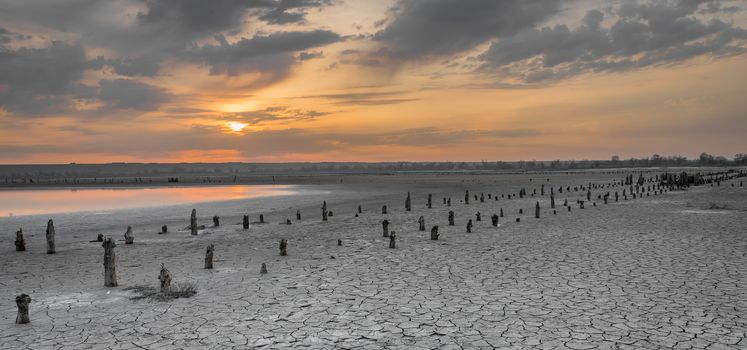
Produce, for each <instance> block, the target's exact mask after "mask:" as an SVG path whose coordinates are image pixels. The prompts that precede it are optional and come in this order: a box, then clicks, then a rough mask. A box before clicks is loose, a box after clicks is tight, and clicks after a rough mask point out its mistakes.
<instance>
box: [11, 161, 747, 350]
mask: <svg viewBox="0 0 747 350" xmlns="http://www.w3.org/2000/svg"><path fill="white" fill-rule="evenodd" d="M617 178H622V176H620V175H599V176H596V177H593V178H588V176H587V177H584V175H577V176H566V175H563V176H561V175H557V176H552V177H548V179H550V181H547V180H545V179H544V176H543V178H542V181H543V183H546V184H547V186H558V185H574V184H576V185H581V184H585V183H586V182H588V181H592V182H595V183H606V182H608V181H609V180H610V179H617ZM415 180H417V181H415ZM356 181H357V182H356ZM366 181H368V182H366ZM366 181H364V180H350V181H348V182H350V183H349V184H342V185H335V186H326V187H324V186H322V187H324V191H322V192H320V193H323V194H319V193H316V194H314V195H299V196H295V197H289V198H274V199H273V198H267V199H262V200H261V201H262V203H259V204H256V205H257V206H256V207H251V208H249V209H241V208H234V210H233V211H230V210H229V209H226V208H231V205H226V206H224V207H221V208H222V209H220V210H223V215H222V221H223V223H224V224H223V225H222V226H221V227H219V228H210V227H209V228H207V229H206V230H204V231H201V232H200V235H198V236H196V237H192V236H189V234H188V232H186V231H184V230H180V231H178V232H170V233H168V234H166V235H157V234H156V233H155V232H157V231H158V228H159V227H160V224H162V223H163V222H165V221H170V222H171V223H172V224H171V225H170V227H180V228H183V227H184V226H186V225H187V223H188V215H189V210H188V209H187V208H181V207H180V208H174V209H163V211H158V210H156V211H153V210H150V214H149V215H146V213H145V212H143V211H129V212H122V213H113V214H111V215H110V216H107V217H106V218H107V219H102V218H101V217H100V216H99V217H95V216H94V217H87V216H80V215H79V216H75V215H73V216H69V217H63V219H60V223H59V224H58V230H57V234H58V237H59V238H58V253H57V254H54V255H47V254H45V250H44V242H43V240H44V225H45V223H46V219H47V218H46V217H44V218H29V219H25V220H26V221H22V220H23V219H20V218H16V219H15V220H16V221H8V220H6V221H0V227H1V228H2V231H3V237H2V239H0V247H2V248H0V249H1V250H2V256H1V257H0V264H1V266H2V271H1V272H0V277H1V278H0V299H2V301H0V348H2V349H203V348H212V349H249V348H289V347H294V348H312V349H328V348H350V349H353V348H356V349H357V348H361V349H380V348H401V349H435V348H443V349H483V348H484V349H494V348H500V349H504V348H528V349H659V348H673V349H740V348H741V349H746V348H747V339H746V338H747V335H746V332H747V232H746V229H745V228H746V227H747V215H745V213H746V212H747V192H745V191H747V188H746V187H739V184H738V183H739V180H736V181H731V182H725V183H722V184H721V186H718V187H710V186H701V187H697V188H692V189H690V190H687V191H677V192H668V193H664V194H662V195H657V196H654V195H651V196H650V197H643V198H638V199H635V200H633V199H629V200H627V201H623V200H622V199H621V200H620V202H618V203H614V200H613V201H612V202H611V203H610V204H607V205H604V204H603V203H602V201H600V200H596V202H597V205H596V206H593V204H591V203H586V208H585V209H580V208H579V207H578V205H577V204H576V199H581V198H582V197H584V196H585V193H582V192H581V191H579V192H571V193H567V192H564V193H563V194H557V193H556V194H557V196H558V197H557V201H558V211H557V214H556V215H553V214H552V212H551V210H550V209H549V198H548V196H544V197H542V196H539V195H537V196H534V197H531V196H530V197H528V198H524V199H511V200H508V199H499V200H497V201H496V200H495V199H490V200H487V199H486V203H479V201H474V200H473V201H472V202H471V203H470V204H469V205H465V204H464V203H461V201H460V199H462V198H463V197H464V192H463V191H464V189H470V190H471V191H472V193H480V192H485V193H486V195H487V193H491V194H498V195H500V194H501V193H505V194H508V193H517V192H518V188H520V187H526V188H527V189H528V191H529V192H530V193H531V191H532V189H533V188H538V187H539V185H540V182H538V180H536V178H535V181H534V182H529V181H528V176H523V177H522V176H514V177H511V178H502V177H500V176H495V177H480V176H477V177H463V178H456V179H443V178H439V179H431V178H429V179H421V178H418V179H413V178H407V177H405V178H403V179H399V180H381V181H380V183H377V182H376V181H378V180H376V179H374V180H366ZM732 183H735V184H736V186H735V187H731V184H732ZM408 190H411V191H412V194H413V211H412V212H406V211H405V210H404V198H405V194H406V192H407V191H408ZM605 191H606V190H605ZM538 192H539V190H538ZM427 193H433V194H434V207H433V208H432V209H427V208H425V198H426V196H427ZM593 193H594V196H595V197H596V194H598V193H600V192H599V191H598V190H597V191H594V192H593ZM445 196H450V197H452V203H453V205H452V207H451V208H447V207H446V206H445V205H443V204H442V198H443V197H445ZM566 198H567V199H568V202H569V203H570V204H571V206H572V211H571V212H568V211H567V210H566V209H565V208H564V207H563V206H562V200H563V199H566ZM323 199H326V200H327V202H328V203H329V206H330V210H332V211H333V213H334V216H333V217H331V218H330V220H329V221H328V222H322V221H321V217H320V216H321V215H320V214H321V210H320V205H321V201H322V200H323ZM537 200H539V201H540V203H541V205H542V214H541V218H540V219H535V218H534V209H533V208H534V204H535V201H537ZM711 203H718V204H719V207H720V208H722V209H716V210H714V209H708V208H709V205H710V204H711ZM358 204H361V205H362V206H363V209H364V213H363V214H362V215H360V217H357V218H356V217H355V216H354V214H355V209H356V207H357V205H358ZM383 204H387V205H388V206H389V214H388V215H382V214H381V205H383ZM197 208H198V211H199V213H200V221H201V223H206V224H207V223H209V222H210V219H209V218H210V217H212V215H213V214H220V213H214V212H211V210H212V209H215V208H216V207H210V206H209V205H207V204H204V205H201V206H197ZM299 208H300V209H301V211H302V213H303V215H304V218H303V220H301V221H297V220H295V210H296V209H299ZM500 208H503V210H504V212H505V217H504V218H501V219H500V222H501V225H500V227H498V228H494V227H492V226H491V224H490V218H489V216H490V215H492V214H493V213H497V212H498V211H499V209H500ZM520 208H521V209H523V212H524V213H523V214H518V210H519V209H520ZM216 210H217V209H216ZM448 210H454V211H455V214H456V225H455V226H453V227H452V226H448V224H447V213H448ZM477 211H479V212H481V213H482V217H483V221H480V222H474V224H475V227H474V229H473V233H466V230H465V225H466V222H467V220H468V219H470V218H471V219H473V220H474V219H475V213H476V212H477ZM244 212H251V213H252V214H251V215H256V214H258V213H259V212H263V213H264V214H265V218H266V219H267V220H268V221H269V222H270V223H268V224H264V225H259V224H253V225H252V227H251V228H250V229H249V230H246V231H245V230H242V229H241V226H240V225H238V223H239V222H240V215H241V214H242V213H244ZM421 215H423V216H424V217H425V220H426V226H427V229H428V230H430V228H431V226H432V225H439V227H440V233H441V238H440V239H439V240H438V241H432V240H430V239H429V235H430V234H429V232H420V231H418V224H417V220H418V218H419V217H420V216H421ZM115 217H116V218H115ZM286 217H287V218H291V219H293V224H292V225H284V224H282V223H284V222H285V220H284V219H285V218H286ZM517 217H520V218H521V222H519V223H517V222H515V219H516V218H517ZM137 218H142V222H133V221H136V220H137ZM384 218H386V219H388V220H389V221H391V222H392V224H391V226H390V230H392V231H396V233H397V248H396V249H389V248H388V243H389V239H388V238H384V237H382V228H381V220H383V219H384ZM19 220H21V221H19ZM76 220H77V221H76ZM86 220H90V221H91V222H95V223H98V224H92V223H91V222H88V223H86V222H84V221H86ZM102 220H104V221H106V220H109V221H108V223H106V224H103V223H100V222H101V221H102ZM118 220H119V221H118ZM120 221H122V222H120ZM124 222H128V223H129V222H133V227H134V228H135V235H136V239H135V244H134V245H125V244H123V243H124V242H118V245H117V247H116V254H117V268H118V279H119V283H120V286H119V287H116V288H106V287H104V286H103V266H102V262H103V260H102V259H103V248H101V243H91V242H88V241H89V240H90V239H93V238H94V237H95V235H96V233H100V232H104V233H106V234H107V235H112V236H114V237H116V238H118V239H119V238H121V234H122V233H124V227H125V226H126V224H125V223H124ZM20 224H26V225H29V227H24V232H27V235H26V237H27V238H26V240H27V242H28V243H27V246H28V250H29V251H27V252H15V251H13V239H14V235H13V233H14V232H15V230H16V229H17V227H15V226H18V225H20ZM97 225H98V226H97ZM76 227H84V229H80V230H76ZM281 238H287V239H289V241H290V243H289V249H288V250H289V255H288V256H285V257H281V256H279V254H278V252H279V250H278V241H279V240H280V239H281ZM338 239H340V240H342V245H341V246H338V245H337V240H338ZM208 244H215V268H214V269H213V270H205V269H203V258H204V253H205V247H206V246H207V245H208ZM161 263H163V264H165V266H166V267H167V268H168V269H169V270H170V271H171V273H172V275H173V278H174V281H189V282H192V283H194V284H195V285H196V286H197V294H196V295H195V296H193V297H191V298H185V299H176V300H172V301H168V302H158V301H148V300H140V301H132V300H130V298H131V297H132V296H134V292H132V291H128V290H125V288H126V287H128V286H134V285H143V284H147V285H153V286H156V285H157V283H158V281H157V276H158V272H159V269H160V264H161ZM262 263H266V264H267V267H268V270H269V273H268V274H264V275H261V274H260V273H259V270H260V265H261V264H262ZM20 293H28V294H30V296H31V298H32V302H31V304H30V310H31V312H30V316H31V323H30V324H27V325H17V324H15V323H14V320H15V316H16V305H15V301H14V297H15V295H17V294H20Z"/></svg>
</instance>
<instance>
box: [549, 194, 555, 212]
mask: <svg viewBox="0 0 747 350" xmlns="http://www.w3.org/2000/svg"><path fill="white" fill-rule="evenodd" d="M550 209H555V194H553V193H550Z"/></svg>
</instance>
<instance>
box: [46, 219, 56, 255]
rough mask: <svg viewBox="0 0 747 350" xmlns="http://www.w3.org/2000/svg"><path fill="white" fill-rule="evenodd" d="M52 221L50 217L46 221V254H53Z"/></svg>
mask: <svg viewBox="0 0 747 350" xmlns="http://www.w3.org/2000/svg"><path fill="white" fill-rule="evenodd" d="M54 253H55V249H54V222H52V219H49V221H47V254H54Z"/></svg>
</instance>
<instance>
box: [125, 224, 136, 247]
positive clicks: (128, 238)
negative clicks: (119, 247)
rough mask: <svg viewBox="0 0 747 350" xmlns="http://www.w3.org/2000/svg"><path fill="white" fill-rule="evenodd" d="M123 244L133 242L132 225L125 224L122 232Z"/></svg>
mask: <svg viewBox="0 0 747 350" xmlns="http://www.w3.org/2000/svg"><path fill="white" fill-rule="evenodd" d="M124 238H125V244H133V243H135V236H133V235H132V226H127V231H125V234H124Z"/></svg>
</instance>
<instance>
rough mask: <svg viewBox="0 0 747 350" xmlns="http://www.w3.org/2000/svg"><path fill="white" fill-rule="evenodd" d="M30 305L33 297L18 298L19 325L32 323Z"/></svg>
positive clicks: (17, 317)
mask: <svg viewBox="0 0 747 350" xmlns="http://www.w3.org/2000/svg"><path fill="white" fill-rule="evenodd" d="M29 303H31V297H30V296H28V294H21V295H19V296H17V297H16V306H17V307H18V315H16V323H17V324H26V323H29V322H31V320H30V319H29Z"/></svg>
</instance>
